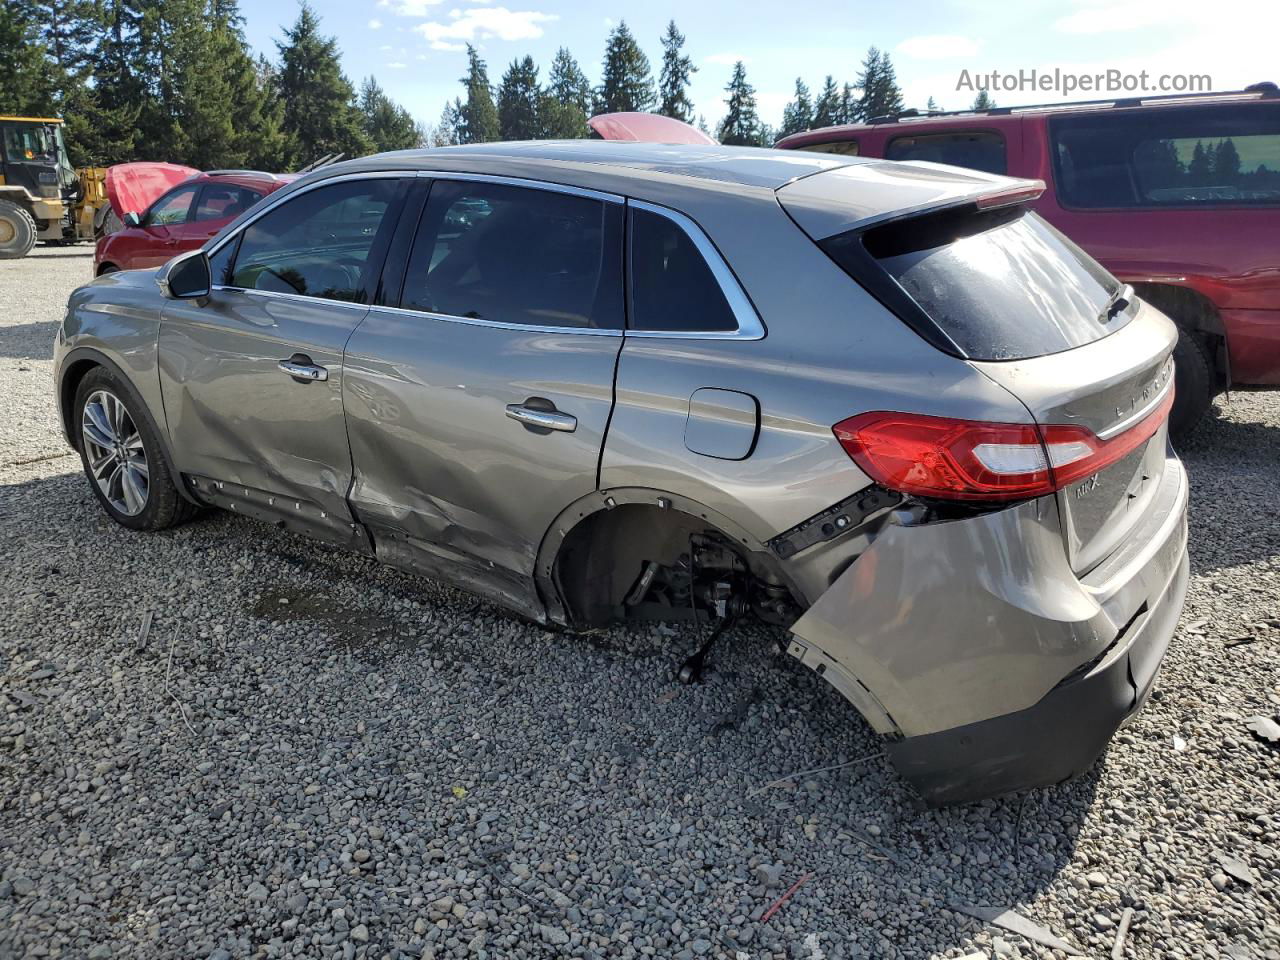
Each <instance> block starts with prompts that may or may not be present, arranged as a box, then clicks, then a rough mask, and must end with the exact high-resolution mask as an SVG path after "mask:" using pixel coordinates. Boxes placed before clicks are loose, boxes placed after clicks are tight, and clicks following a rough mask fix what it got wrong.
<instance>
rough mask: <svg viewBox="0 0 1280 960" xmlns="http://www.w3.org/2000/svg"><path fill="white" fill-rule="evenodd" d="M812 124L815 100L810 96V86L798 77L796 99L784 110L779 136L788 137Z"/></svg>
mask: <svg viewBox="0 0 1280 960" xmlns="http://www.w3.org/2000/svg"><path fill="white" fill-rule="evenodd" d="M812 126H813V101H812V100H811V99H810V97H809V88H808V87H807V86H806V85H805V82H804V81H803V80H801V79H800V78H799V77H796V95H795V99H794V100H792V101H791V102H790V103H788V104H787V105H786V106H785V107H784V108H783V110H782V127H781V128H780V129H779V130H778V136H780V137H788V136H790V135H791V134H793V133H800V132H801V131H802V130H808V129H809V128H810V127H812Z"/></svg>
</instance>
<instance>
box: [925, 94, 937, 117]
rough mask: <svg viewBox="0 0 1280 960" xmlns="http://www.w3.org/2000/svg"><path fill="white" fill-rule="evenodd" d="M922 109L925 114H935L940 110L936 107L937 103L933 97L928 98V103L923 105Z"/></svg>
mask: <svg viewBox="0 0 1280 960" xmlns="http://www.w3.org/2000/svg"><path fill="white" fill-rule="evenodd" d="M924 109H925V112H926V113H937V112H938V110H939V109H941V108H940V107H939V106H938V102H937V101H936V100H934V99H933V97H930V98H929V102H928V103H926V104H925V105H924Z"/></svg>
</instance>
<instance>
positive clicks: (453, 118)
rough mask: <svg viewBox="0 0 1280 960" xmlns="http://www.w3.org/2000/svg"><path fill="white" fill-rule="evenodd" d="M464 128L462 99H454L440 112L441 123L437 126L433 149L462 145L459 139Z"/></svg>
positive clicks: (432, 143) (432, 139) (432, 140)
mask: <svg viewBox="0 0 1280 960" xmlns="http://www.w3.org/2000/svg"><path fill="white" fill-rule="evenodd" d="M461 128H462V99H461V98H460V97H454V98H453V99H452V100H451V101H449V102H448V103H446V104H445V105H444V109H443V110H442V111H441V112H440V122H439V123H438V124H436V129H435V136H433V137H432V138H431V145H432V146H433V147H452V146H456V145H457V144H459V143H461V142H462V141H461V140H460V139H459V137H460V136H461V133H460V131H461Z"/></svg>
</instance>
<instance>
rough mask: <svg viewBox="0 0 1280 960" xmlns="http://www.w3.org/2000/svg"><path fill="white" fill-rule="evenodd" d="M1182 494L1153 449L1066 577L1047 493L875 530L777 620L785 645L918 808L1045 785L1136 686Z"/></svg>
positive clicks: (1181, 532)
mask: <svg viewBox="0 0 1280 960" xmlns="http://www.w3.org/2000/svg"><path fill="white" fill-rule="evenodd" d="M1187 492H1188V491H1187V478H1186V472H1185V470H1184V469H1183V467H1182V465H1181V463H1179V462H1178V460H1177V458H1176V457H1173V456H1172V455H1170V456H1168V457H1167V459H1166V460H1165V465H1164V471H1163V473H1162V475H1161V477H1160V480H1159V482H1158V486H1157V488H1156V490H1155V492H1154V494H1153V496H1152V497H1151V499H1150V501H1149V502H1148V504H1147V507H1146V509H1145V511H1144V514H1143V517H1142V519H1141V521H1140V522H1139V524H1138V525H1137V526H1136V527H1135V528H1134V529H1132V530H1131V531H1130V532H1129V534H1128V536H1127V537H1126V538H1125V540H1124V542H1122V543H1121V544H1120V546H1119V547H1118V548H1116V549H1115V550H1114V551H1113V552H1112V554H1111V555H1110V556H1108V557H1107V558H1106V559H1105V560H1103V561H1102V562H1101V563H1099V564H1097V565H1096V566H1095V567H1094V568H1093V569H1091V570H1089V572H1088V573H1087V574H1084V575H1083V576H1081V575H1077V574H1076V573H1074V572H1072V570H1071V568H1070V567H1069V565H1068V564H1067V563H1066V559H1065V558H1066V551H1065V550H1064V549H1063V539H1062V533H1061V529H1060V527H1059V524H1058V520H1057V509H1056V506H1055V505H1054V504H1053V503H1052V502H1048V503H1046V502H1036V501H1032V502H1029V503H1027V504H1022V505H1018V506H1015V507H1011V508H1009V509H1007V510H1003V511H996V512H994V513H991V514H985V515H982V516H980V517H976V518H972V519H966V520H958V521H954V522H941V523H930V524H926V525H924V526H918V527H901V528H897V529H894V528H891V527H890V528H886V529H885V530H884V531H882V532H881V533H880V535H879V536H878V537H877V539H876V540H875V541H873V542H872V544H871V545H870V547H869V548H868V549H867V550H866V551H865V552H864V553H863V554H862V555H861V557H860V558H859V559H857V560H856V561H855V562H854V563H853V564H852V566H850V567H849V568H848V569H847V570H846V571H845V572H844V573H843V574H842V575H841V576H840V577H839V578H838V579H837V580H836V582H835V584H833V585H832V587H831V588H830V589H829V590H828V591H827V593H826V594H824V595H823V596H822V597H820V598H819V599H818V601H817V602H816V603H815V604H814V605H813V606H812V607H810V609H809V611H808V612H806V614H805V615H804V616H803V617H802V618H801V619H800V620H799V621H797V622H796V624H794V625H793V627H792V632H793V634H794V639H793V640H792V643H791V647H790V652H791V654H792V655H793V656H795V657H796V658H797V659H800V660H801V661H802V662H804V663H806V664H807V665H808V666H810V667H811V668H813V669H815V670H817V671H818V672H819V673H821V674H822V675H823V676H824V677H825V678H826V679H827V680H828V681H829V682H830V683H831V684H832V685H833V686H835V687H836V688H837V689H838V690H840V692H841V693H843V694H844V695H845V696H846V697H847V698H848V699H849V700H850V701H851V702H852V703H853V704H854V705H855V706H856V707H857V708H858V709H859V711H860V712H861V713H862V714H863V716H864V717H865V718H866V719H867V720H868V722H869V723H871V725H872V727H873V728H874V729H875V730H876V731H877V732H878V733H881V734H883V735H885V737H886V746H887V749H888V751H889V753H890V756H891V757H892V758H893V760H894V761H895V763H896V765H897V766H898V767H899V769H900V770H901V771H902V773H903V775H904V776H905V777H906V778H907V779H908V780H910V781H911V782H912V783H913V784H914V785H915V786H916V787H917V788H918V789H919V791H920V792H921V793H922V794H923V795H924V796H925V797H926V799H928V800H929V801H931V802H933V803H936V804H943V803H955V802H962V801H966V800H973V799H977V798H980V797H988V796H994V795H997V794H1001V793H1007V792H1010V791H1013V790H1018V789H1022V788H1025V787H1030V786H1039V785H1048V784H1053V783H1057V782H1060V781H1062V780H1064V779H1067V778H1069V777H1072V776H1074V775H1076V774H1079V773H1081V772H1083V771H1084V770H1086V769H1088V767H1089V766H1090V765H1091V764H1092V763H1093V761H1094V760H1095V759H1096V758H1097V757H1098V755H1099V754H1100V753H1101V752H1102V750H1103V748H1104V747H1105V745H1106V743H1107V740H1108V739H1109V738H1110V737H1111V735H1112V734H1113V733H1114V732H1115V730H1116V728H1117V727H1118V726H1119V725H1120V724H1121V723H1122V722H1123V721H1124V720H1125V719H1126V718H1127V717H1128V716H1130V715H1131V714H1132V713H1134V712H1135V711H1136V710H1137V709H1138V707H1139V706H1140V705H1141V703H1142V702H1143V700H1144V699H1145V697H1146V696H1147V693H1148V692H1149V690H1150V688H1151V685H1152V683H1153V682H1154V679H1155V675H1156V672H1157V670H1158V668H1159V665H1160V662H1161V660H1162V658H1163V656H1164V652H1165V650H1166V648H1167V647H1168V644H1169V639H1170V637H1171V636H1172V635H1173V632H1174V628H1175V626H1176V624H1177V621H1178V616H1179V614H1180V613H1181V610H1182V604H1183V599H1184V597H1185V594H1186V589H1187V578H1188V560H1187ZM868 561H870V562H868Z"/></svg>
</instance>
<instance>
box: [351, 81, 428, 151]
mask: <svg viewBox="0 0 1280 960" xmlns="http://www.w3.org/2000/svg"><path fill="white" fill-rule="evenodd" d="M360 112H361V113H362V114H363V115H364V132H365V136H367V137H368V138H369V142H370V143H372V144H373V149H374V150H377V151H379V152H381V151H383V150H411V149H412V148H414V147H416V146H418V145H419V144H420V143H421V142H422V136H421V134H420V132H419V130H418V124H417V123H416V122H415V121H414V119H413V115H412V114H410V113H409V111H408V110H406V109H405V108H404V107H402V106H400V104H398V103H396V102H395V101H394V100H392V99H391V98H390V97H388V96H387V92H386V91H385V90H383V89H382V87H381V86H379V84H378V81H377V80H375V79H374V78H373V77H367V78H365V81H364V83H363V84H362V85H361V86H360Z"/></svg>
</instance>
